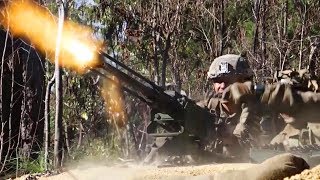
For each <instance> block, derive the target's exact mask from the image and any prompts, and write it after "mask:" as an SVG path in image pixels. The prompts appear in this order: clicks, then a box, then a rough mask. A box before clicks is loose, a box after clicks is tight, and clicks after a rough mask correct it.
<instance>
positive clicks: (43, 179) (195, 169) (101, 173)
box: [17, 163, 320, 180]
mask: <svg viewBox="0 0 320 180" xmlns="http://www.w3.org/2000/svg"><path fill="white" fill-rule="evenodd" d="M253 165H254V164H249V163H230V164H211V165H201V166H184V167H163V168H158V167H153V166H138V165H136V166H133V165H127V166H126V167H121V166H114V167H108V166H103V165H96V166H94V165H92V164H91V165H81V166H78V167H76V168H72V169H70V170H65V171H64V172H62V173H60V174H57V175H32V176H31V175H26V176H23V177H20V178H17V179H18V180H28V179H39V180H72V179H77V180H88V179H89V180H91V179H94V180H100V179H101V180H102V179H103V180H105V179H110V180H111V179H112V180H113V179H117V180H140V179H141V180H144V179H145V180H160V179H177V178H178V177H185V176H188V177H191V176H199V175H213V174H214V173H217V172H224V171H227V170H240V169H246V168H249V167H252V166H253ZM302 179H311V180H314V179H320V165H318V166H316V167H314V168H312V169H310V170H305V171H303V172H302V173H301V174H297V175H295V176H292V177H287V178H285V180H302Z"/></svg>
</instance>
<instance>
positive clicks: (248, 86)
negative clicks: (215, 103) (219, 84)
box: [222, 81, 254, 105]
mask: <svg viewBox="0 0 320 180" xmlns="http://www.w3.org/2000/svg"><path fill="white" fill-rule="evenodd" d="M252 87H253V86H252V82H251V81H247V82H244V83H233V84H231V85H230V86H228V87H227V88H226V89H225V90H224V92H223V94H222V99H223V100H224V101H226V102H229V103H233V104H235V105H241V104H242V103H246V102H247V101H248V100H251V99H252V98H253V97H254V94H253V93H252V92H253V91H252Z"/></svg>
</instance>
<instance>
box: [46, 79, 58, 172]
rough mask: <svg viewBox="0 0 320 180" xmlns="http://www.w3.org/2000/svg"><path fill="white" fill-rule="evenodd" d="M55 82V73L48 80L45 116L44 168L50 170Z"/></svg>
mask: <svg viewBox="0 0 320 180" xmlns="http://www.w3.org/2000/svg"><path fill="white" fill-rule="evenodd" d="M54 82H55V75H53V77H52V79H51V80H50V81H49V82H48V85H47V90H46V97H45V117H44V169H45V170H46V171H48V170H49V169H48V163H49V146H50V93H51V88H52V86H53V84H54Z"/></svg>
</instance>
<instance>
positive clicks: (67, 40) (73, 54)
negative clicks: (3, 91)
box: [0, 0, 102, 73]
mask: <svg viewBox="0 0 320 180" xmlns="http://www.w3.org/2000/svg"><path fill="white" fill-rule="evenodd" d="M0 23H1V24H2V25H3V26H4V27H6V28H7V29H8V30H9V31H10V33H11V34H12V35H13V36H16V37H21V38H23V39H27V40H29V41H30V42H31V43H32V45H33V46H35V48H37V49H38V50H40V51H42V52H43V53H46V54H47V56H48V57H49V59H50V60H51V61H53V60H54V52H55V50H56V49H55V48H56V39H57V34H58V24H57V18H56V17H54V16H53V15H52V14H51V13H50V11H48V10H47V9H45V8H44V7H41V6H40V5H38V4H36V3H34V2H31V1H29V0H24V1H23V0H17V1H10V3H8V4H7V5H6V6H5V7H4V8H2V9H0ZM92 34H93V33H92V31H91V29H90V28H88V27H84V26H81V25H79V24H76V23H73V22H71V21H67V20H66V21H65V22H64V25H63V32H62V37H61V44H60V57H59V58H60V59H59V60H60V65H62V66H63V67H66V68H71V69H73V70H76V71H78V72H80V73H81V72H83V71H84V70H85V68H86V67H94V66H96V65H97V64H98V57H97V50H98V49H99V48H100V47H101V45H102V43H101V42H99V41H96V40H94V38H93V36H92Z"/></svg>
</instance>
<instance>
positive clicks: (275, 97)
mask: <svg viewBox="0 0 320 180" xmlns="http://www.w3.org/2000/svg"><path fill="white" fill-rule="evenodd" d="M243 87H244V86H243V85H241V84H232V85H231V86H230V91H229V92H228V93H229V94H231V96H230V97H226V98H227V99H228V98H229V100H230V101H233V102H235V103H236V102H237V101H239V99H241V98H243V97H248V96H254V94H252V93H248V92H246V91H243V90H242V93H240V94H239V90H238V89H241V88H243ZM314 87H316V86H314ZM247 89H248V90H249V89H250V88H249V87H248V88H247ZM242 96H243V97H242ZM260 100H261V102H260V103H261V104H263V105H264V106H265V107H268V108H270V109H272V110H273V111H275V112H277V113H280V115H281V116H282V117H283V119H284V121H285V123H286V126H285V128H284V129H283V130H282V131H281V132H280V133H279V134H278V135H277V136H276V137H275V138H274V139H273V140H272V141H271V143H272V144H283V145H286V146H287V145H289V144H288V143H289V140H290V138H291V137H294V136H301V129H303V128H307V126H308V127H309V128H315V126H316V125H315V124H313V123H319V122H320V112H319V109H320V93H316V92H312V91H310V90H309V91H305V90H304V89H301V88H300V87H299V86H298V87H297V86H296V85H295V84H294V83H284V82H281V81H280V82H278V83H275V84H270V85H266V86H265V90H264V92H263V94H262V96H261V99H260ZM313 131H314V132H315V133H318V131H317V129H314V130H313ZM318 134H319V133H318ZM315 135H317V134H315ZM298 139H299V138H298ZM309 143H310V144H311V143H312V142H309ZM296 145H299V143H296Z"/></svg>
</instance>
